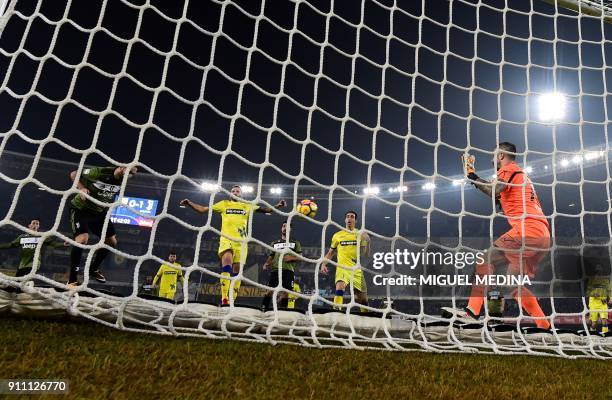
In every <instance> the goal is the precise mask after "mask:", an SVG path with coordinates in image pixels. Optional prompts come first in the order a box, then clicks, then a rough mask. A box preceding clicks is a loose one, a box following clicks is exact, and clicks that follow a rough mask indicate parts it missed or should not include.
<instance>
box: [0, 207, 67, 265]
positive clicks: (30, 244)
mask: <svg viewBox="0 0 612 400" xmlns="http://www.w3.org/2000/svg"><path fill="white" fill-rule="evenodd" d="M28 228H30V229H31V230H33V231H34V232H38V230H39V229H40V220H39V219H38V218H32V220H31V221H30V224H29V225H28ZM40 241H41V237H40V236H36V235H30V234H29V233H22V234H21V235H19V236H17V237H16V238H15V240H13V241H12V242H9V243H2V244H0V249H12V248H17V247H20V248H21V251H20V254H19V266H18V267H17V273H16V274H15V276H24V275H27V274H29V273H30V271H31V270H32V266H33V265H34V254H35V253H36V246H37V245H38V243H40ZM42 246H43V247H42V248H41V249H40V251H41V253H40V259H41V260H42V258H43V251H44V249H45V247H51V248H58V247H64V246H68V243H66V242H58V241H55V240H53V238H50V237H48V238H46V239H45V240H44V242H43V243H42Z"/></svg>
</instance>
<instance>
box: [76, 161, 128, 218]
mask: <svg viewBox="0 0 612 400" xmlns="http://www.w3.org/2000/svg"><path fill="white" fill-rule="evenodd" d="M115 169H116V167H105V168H100V167H93V168H86V169H84V170H83V173H82V174H81V179H80V181H81V183H82V184H83V185H84V186H85V187H86V188H87V190H89V195H90V196H91V197H93V198H94V199H96V200H99V201H101V202H103V203H112V202H113V201H114V200H115V196H116V195H117V194H119V190H120V189H121V182H122V179H121V178H120V179H117V178H115ZM71 204H72V206H73V207H76V208H78V209H79V210H86V211H93V212H96V213H101V212H104V211H105V207H101V206H99V205H97V204H95V203H93V202H92V201H89V200H83V199H82V198H81V196H80V195H79V194H77V195H76V196H74V197H73V198H72V201H71Z"/></svg>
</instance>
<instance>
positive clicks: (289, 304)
mask: <svg viewBox="0 0 612 400" xmlns="http://www.w3.org/2000/svg"><path fill="white" fill-rule="evenodd" d="M287 308H295V299H287Z"/></svg>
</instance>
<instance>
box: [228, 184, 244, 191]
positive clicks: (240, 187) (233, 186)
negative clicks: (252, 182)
mask: <svg viewBox="0 0 612 400" xmlns="http://www.w3.org/2000/svg"><path fill="white" fill-rule="evenodd" d="M235 187H237V188H239V189H240V190H242V186H240V185H232V187H231V188H230V190H231V189H233V188H235Z"/></svg>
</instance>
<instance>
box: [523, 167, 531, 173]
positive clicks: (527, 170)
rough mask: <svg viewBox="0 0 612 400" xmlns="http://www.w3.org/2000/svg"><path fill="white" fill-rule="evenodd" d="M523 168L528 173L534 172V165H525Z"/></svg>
mask: <svg viewBox="0 0 612 400" xmlns="http://www.w3.org/2000/svg"><path fill="white" fill-rule="evenodd" d="M523 170H524V171H525V172H527V173H528V174H530V173H532V172H533V167H525V168H524V169H523Z"/></svg>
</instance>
